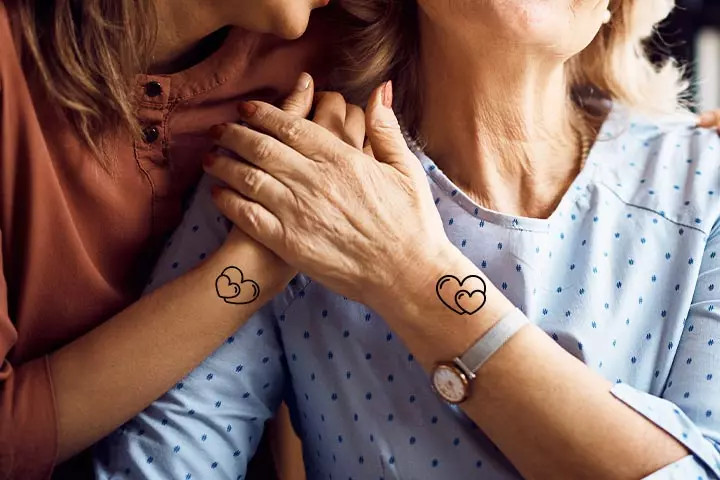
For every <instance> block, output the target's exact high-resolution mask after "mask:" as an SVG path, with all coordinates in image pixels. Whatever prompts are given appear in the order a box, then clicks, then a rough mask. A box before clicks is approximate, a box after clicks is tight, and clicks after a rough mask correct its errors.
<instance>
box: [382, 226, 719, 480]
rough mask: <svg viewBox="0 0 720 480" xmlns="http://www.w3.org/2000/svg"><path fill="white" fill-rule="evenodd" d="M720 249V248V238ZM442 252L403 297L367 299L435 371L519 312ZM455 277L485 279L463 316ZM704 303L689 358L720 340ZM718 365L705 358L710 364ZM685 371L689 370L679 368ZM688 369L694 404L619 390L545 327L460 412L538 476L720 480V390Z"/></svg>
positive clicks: (495, 366)
mask: <svg viewBox="0 0 720 480" xmlns="http://www.w3.org/2000/svg"><path fill="white" fill-rule="evenodd" d="M714 244H715V245H714V248H717V247H718V246H720V242H718V241H717V239H715V240H714ZM709 248H710V247H709ZM709 251H710V250H708V252H709ZM443 252H444V253H443V254H442V255H440V256H438V257H435V258H434V259H430V261H428V262H427V263H425V262H418V263H419V264H420V265H419V268H418V269H417V270H413V272H415V273H416V275H415V276H414V278H425V279H427V282H426V283H424V284H421V285H420V286H419V288H417V289H415V288H413V289H407V290H405V291H406V294H405V297H404V298H403V299H402V300H401V301H400V302H395V303H393V304H390V303H385V302H383V301H382V300H379V299H377V300H374V301H373V300H370V298H369V297H368V300H369V301H370V302H371V303H370V304H371V306H372V307H373V308H377V309H378V312H380V313H381V314H382V315H384V318H386V319H387V320H388V322H389V323H390V324H391V325H393V327H394V328H395V329H396V330H397V331H398V334H399V335H400V336H401V337H402V338H403V340H404V341H405V342H406V344H407V345H408V348H409V349H410V350H411V351H412V352H413V353H414V354H415V355H416V358H417V359H418V360H419V361H420V362H421V363H422V365H423V366H424V367H425V368H426V370H428V371H430V370H431V369H432V368H433V366H434V365H435V364H437V363H438V362H441V361H447V360H448V359H452V358H454V357H456V356H458V355H459V354H462V352H464V351H466V350H467V349H468V348H469V347H470V346H471V345H472V343H474V339H477V338H480V337H481V336H482V335H483V334H484V333H486V332H487V331H488V329H489V328H490V327H491V326H492V325H493V324H494V323H495V322H496V321H497V320H498V319H499V318H500V317H501V316H502V315H503V314H504V313H506V312H508V311H509V310H510V309H511V308H513V305H512V304H510V302H509V301H508V300H507V299H506V298H505V297H504V296H503V295H502V293H501V292H500V291H499V290H498V289H497V288H495V287H494V286H493V285H492V283H491V282H490V280H489V279H487V277H483V273H482V271H481V270H479V269H478V268H477V267H476V266H475V265H474V264H472V262H470V261H469V260H467V259H466V258H465V257H463V256H462V254H461V253H460V252H459V251H458V250H457V249H455V248H454V247H452V246H449V247H448V248H447V249H446V250H444V251H443ZM708 255H709V253H708ZM712 263H714V264H715V265H714V266H713V265H711V264H710V263H709V262H708V263H707V264H706V265H704V266H703V269H704V271H705V272H708V274H706V275H708V276H712V277H715V279H718V274H717V272H712V269H713V268H717V265H716V264H717V262H716V261H714V260H713V262H712ZM421 272H422V273H421ZM446 274H452V275H455V276H457V277H458V278H464V277H466V276H467V275H477V276H480V277H481V278H484V279H485V283H486V284H487V286H488V290H487V293H486V298H487V301H486V303H485V306H484V307H482V309H481V310H480V311H478V312H477V313H476V314H474V315H463V316H459V315H457V314H456V313H455V312H453V311H451V310H449V309H448V308H446V307H445V306H444V305H443V304H442V303H441V302H440V301H439V299H438V297H437V295H436V294H435V283H436V282H437V280H438V279H439V278H441V277H442V276H444V275H446ZM411 275H412V273H411ZM706 281H707V282H710V283H712V281H713V280H711V279H710V278H707V279H706ZM700 289H701V287H699V288H698V292H700ZM701 295H702V293H701ZM384 297H385V298H387V296H386V295H385V296H384ZM375 298H377V297H376V296H375ZM398 298H400V297H398ZM699 301H700V302H703V303H699V304H698V303H696V304H695V305H694V306H693V309H692V310H691V312H690V316H689V318H688V325H690V324H694V325H695V327H694V328H695V329H698V330H701V331H702V334H697V333H696V334H695V335H693V334H689V333H687V332H686V333H685V335H684V336H683V340H682V345H681V346H680V347H679V348H680V351H679V352H678V358H682V359H683V361H684V359H686V358H688V357H693V358H695V361H698V360H700V359H701V358H702V357H703V356H710V355H711V354H710V353H709V352H708V351H707V339H706V336H708V337H713V336H718V335H720V320H719V317H718V316H717V314H713V313H712V312H708V311H707V309H706V307H707V303H706V302H708V301H710V302H713V303H715V302H718V301H720V298H718V297H717V295H716V296H715V298H712V299H700V300H699ZM428 319H432V322H429V321H428ZM438 339H442V341H438ZM701 339H704V340H701ZM681 352H684V354H682V353H681ZM681 355H683V356H681ZM716 363H717V361H716V360H713V359H712V358H707V362H706V364H707V365H713V364H716ZM677 370H682V365H678V364H676V365H675V367H674V371H677ZM678 373H680V372H679V371H678V372H677V373H674V374H673V376H675V378H678V380H679V381H681V382H685V383H687V384H688V385H690V384H691V385H692V388H690V387H688V389H690V390H691V391H692V392H693V398H692V399H691V400H687V399H684V398H680V397H681V396H682V392H684V391H685V390H682V389H679V390H678V389H675V390H674V391H678V393H679V394H680V395H679V396H672V397H669V398H670V399H671V400H673V401H675V402H677V403H676V404H673V403H671V402H669V401H666V400H663V399H659V398H657V397H653V396H651V395H649V394H646V393H643V392H639V391H636V390H633V389H632V388H631V387H629V386H627V385H622V384H620V385H617V386H613V384H612V383H610V382H608V381H607V380H605V379H604V378H602V377H601V376H600V375H598V374H596V373H594V372H593V371H592V370H590V369H589V368H588V367H587V366H586V365H585V364H583V363H582V362H580V361H579V360H578V359H576V358H575V357H573V356H572V355H570V354H569V353H568V352H566V351H565V350H564V349H562V347H560V346H559V345H558V344H557V343H556V342H554V341H552V339H551V338H550V337H549V336H548V335H547V334H546V333H545V332H543V331H542V330H540V329H539V328H537V327H535V326H528V327H526V328H524V329H522V330H521V331H520V332H519V333H518V334H517V335H516V336H514V337H513V338H512V339H511V340H510V341H509V342H508V343H507V344H505V346H504V347H502V348H501V349H500V350H499V351H498V352H497V353H496V354H495V355H494V356H493V357H491V359H490V360H489V361H488V362H487V363H486V364H485V365H484V366H483V367H482V368H481V370H480V371H479V372H478V376H477V378H476V380H475V381H474V384H473V394H472V396H471V397H470V399H469V400H468V401H467V402H466V403H464V404H462V408H463V410H464V411H465V413H466V414H467V415H468V416H469V417H470V418H472V420H473V421H474V422H475V423H476V424H477V425H478V427H479V428H480V429H481V430H482V431H483V432H484V433H485V434H487V435H488V436H489V437H490V438H491V439H492V441H493V442H494V443H495V444H496V445H497V446H498V447H499V448H500V450H502V452H503V453H504V454H505V455H506V456H507V457H508V459H509V460H510V461H511V462H512V463H513V465H514V466H515V467H516V468H517V469H518V470H519V471H520V472H521V473H522V474H523V476H524V477H525V478H528V479H543V478H551V477H558V478H593V479H602V478H607V479H638V478H643V477H646V476H648V475H650V474H651V473H653V472H657V473H656V474H655V475H657V477H653V478H693V479H694V478H720V453H719V452H718V450H717V446H716V444H714V443H713V442H712V439H713V438H714V439H715V440H717V438H718V435H719V434H720V429H719V428H718V425H717V422H716V421H714V420H713V419H712V418H711V417H709V416H706V410H707V409H710V410H712V406H711V405H712V404H713V402H714V403H715V404H717V398H719V397H718V394H719V393H720V389H718V388H717V387H716V386H715V384H713V383H712V382H708V381H706V379H705V378H702V379H700V378H699V372H695V374H693V375H688V373H689V372H682V373H681V375H682V379H681V378H680V377H677V376H676V375H677V374H678ZM703 375H704V374H703ZM673 388H675V386H673ZM560 406H562V407H560ZM683 412H684V413H683ZM690 418H692V419H693V420H694V422H693V421H692V420H690ZM540 439H541V441H540ZM691 454H692V456H690V455H691ZM670 464H673V465H670ZM666 466H667V469H666V470H665V471H664V472H663V471H659V470H661V469H663V467H666ZM666 474H667V476H665V475H666ZM673 475H675V476H673Z"/></svg>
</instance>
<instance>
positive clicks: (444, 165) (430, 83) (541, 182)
mask: <svg viewBox="0 0 720 480" xmlns="http://www.w3.org/2000/svg"><path fill="white" fill-rule="evenodd" d="M420 22H421V26H420V30H421V45H422V47H421V59H422V66H421V68H422V72H421V78H423V85H422V98H423V116H422V121H421V125H420V131H421V134H422V136H423V140H424V142H425V144H426V151H427V153H428V155H429V156H430V157H431V158H433V160H434V161H435V162H436V163H437V164H438V165H439V166H440V168H441V169H442V170H443V171H445V172H446V174H447V175H448V176H449V177H450V178H451V179H453V181H454V182H455V183H456V184H458V185H459V186H460V187H461V188H463V190H465V191H466V192H468V193H469V194H470V195H471V196H472V197H473V198H474V199H475V200H476V201H477V202H478V203H479V204H481V205H483V206H485V207H487V208H491V209H494V210H501V211H503V212H505V213H509V214H515V215H522V216H532V217H541V218H545V217H547V216H548V215H549V214H550V213H551V212H552V211H553V210H554V208H555V207H556V206H557V203H558V202H559V200H560V198H561V197H562V195H563V193H564V192H565V191H566V190H567V188H568V187H569V185H570V183H571V182H572V180H573V179H574V178H575V176H576V175H577V173H578V172H579V168H580V157H581V155H580V150H581V147H580V141H579V138H578V130H577V129H578V126H579V117H578V115H577V113H576V112H575V110H574V108H573V106H572V102H571V101H570V100H569V95H568V90H567V87H566V85H567V83H566V79H565V73H564V68H563V62H562V61H561V60H558V59H552V60H546V59H544V58H540V57H539V56H535V55H533V54H531V53H527V52H522V51H521V49H520V48H514V47H513V46H508V45H493V42H496V40H494V39H492V38H489V39H487V43H485V42H482V41H481V42H478V41H477V39H473V41H470V39H465V38H462V36H461V34H458V33H457V32H448V31H445V30H443V29H442V28H441V27H438V26H437V25H433V24H431V22H430V21H429V20H428V19H427V18H426V17H423V15H422V14H421V19H420ZM477 45H485V46H483V47H480V48H478V47H477ZM500 206H502V207H500ZM499 207H500V208H499Z"/></svg>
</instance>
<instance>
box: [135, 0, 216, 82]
mask: <svg viewBox="0 0 720 480" xmlns="http://www.w3.org/2000/svg"><path fill="white" fill-rule="evenodd" d="M171 3H172V2H167V1H158V2H156V12H157V18H158V19H160V20H159V22H158V28H157V35H156V38H155V43H154V45H153V49H152V51H151V52H150V58H149V65H148V69H149V73H152V74H170V73H175V72H179V71H181V70H185V69H187V68H189V67H191V66H193V65H195V64H197V63H200V62H201V61H202V60H204V59H205V58H207V57H208V56H209V55H210V54H211V53H212V52H214V51H215V50H217V49H218V48H219V47H220V45H222V42H223V41H224V39H225V36H226V34H227V31H226V29H222V27H223V26H224V24H223V22H222V21H221V17H220V16H219V15H218V13H217V12H215V11H213V9H209V8H205V9H202V8H197V7H193V8H190V6H191V5H194V4H193V3H192V2H190V3H188V2H177V3H176V4H171Z"/></svg>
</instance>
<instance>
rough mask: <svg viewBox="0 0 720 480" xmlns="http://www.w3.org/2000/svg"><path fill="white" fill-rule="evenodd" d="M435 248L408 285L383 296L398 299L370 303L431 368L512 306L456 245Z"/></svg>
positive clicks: (410, 275) (412, 272)
mask: <svg viewBox="0 0 720 480" xmlns="http://www.w3.org/2000/svg"><path fill="white" fill-rule="evenodd" d="M436 252H437V254H433V255H428V256H427V257H424V258H422V259H418V260H417V261H416V262H414V266H413V268H412V269H411V270H410V271H409V272H408V273H407V274H406V277H405V278H406V280H405V282H404V283H405V288H404V289H403V288H396V289H393V290H392V291H391V292H389V293H388V294H386V295H385V296H384V298H391V299H394V300H395V301H378V302H376V305H370V306H371V307H372V308H373V309H374V310H376V311H377V312H378V313H379V314H380V315H381V316H382V317H383V318H385V319H386V321H388V323H389V324H390V326H391V327H392V328H393V329H394V330H395V331H396V332H397V333H398V334H399V335H400V337H402V338H403V340H404V341H405V343H406V345H407V346H408V348H409V349H410V350H411V351H412V352H413V353H415V355H416V357H417V358H418V360H420V361H421V362H422V363H423V364H424V365H425V366H426V368H428V369H430V368H431V367H432V365H434V364H436V363H437V362H441V361H448V360H450V359H452V358H454V357H455V356H459V355H461V354H462V353H464V352H465V351H466V350H467V348H469V347H470V346H471V345H472V344H473V343H474V342H476V341H477V340H478V339H479V338H480V337H482V336H483V335H484V334H485V333H487V331H489V330H490V329H491V328H492V326H493V325H495V323H497V321H498V320H500V319H501V318H502V317H503V316H504V315H506V314H507V313H508V312H510V311H511V310H512V309H513V308H514V305H513V304H512V303H511V302H510V301H509V300H508V299H507V298H506V297H505V296H504V295H503V294H502V292H501V291H500V290H499V289H498V288H496V287H495V285H494V284H493V283H492V282H491V281H490V279H489V278H487V276H485V275H484V274H483V273H482V272H481V271H480V269H479V268H478V267H477V266H476V265H475V264H473V263H472V262H471V261H470V260H469V259H468V258H467V257H465V256H464V255H463V254H462V252H461V251H460V250H459V249H457V248H456V247H455V246H453V245H452V244H449V243H448V244H447V245H445V246H443V247H442V248H440V249H437V250H436ZM410 279H412V280H410ZM400 283H402V282H400Z"/></svg>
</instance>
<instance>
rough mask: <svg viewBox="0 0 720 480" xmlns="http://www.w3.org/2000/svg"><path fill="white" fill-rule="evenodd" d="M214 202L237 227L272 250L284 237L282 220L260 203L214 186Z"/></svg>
mask: <svg viewBox="0 0 720 480" xmlns="http://www.w3.org/2000/svg"><path fill="white" fill-rule="evenodd" d="M212 198H213V202H214V203H215V205H216V206H217V208H218V210H220V212H221V213H222V214H223V215H225V217H227V218H228V219H229V220H230V221H231V222H232V223H233V224H234V225H235V226H236V227H237V228H239V229H240V230H242V231H243V232H245V233H246V234H248V235H249V236H251V237H252V238H253V239H255V240H256V241H258V242H260V243H262V244H263V245H265V246H266V247H267V248H269V249H270V250H273V247H274V246H276V245H278V242H279V240H280V239H281V238H282V237H281V235H282V224H281V223H280V220H279V219H278V218H277V217H276V216H275V215H273V214H272V213H270V212H269V211H268V210H267V209H266V208H265V207H263V206H262V205H260V204H259V203H256V202H253V201H251V200H248V199H246V198H243V197H242V196H241V195H240V194H238V193H237V192H234V191H232V190H230V189H227V188H222V187H218V186H214V187H213V189H212Z"/></svg>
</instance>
